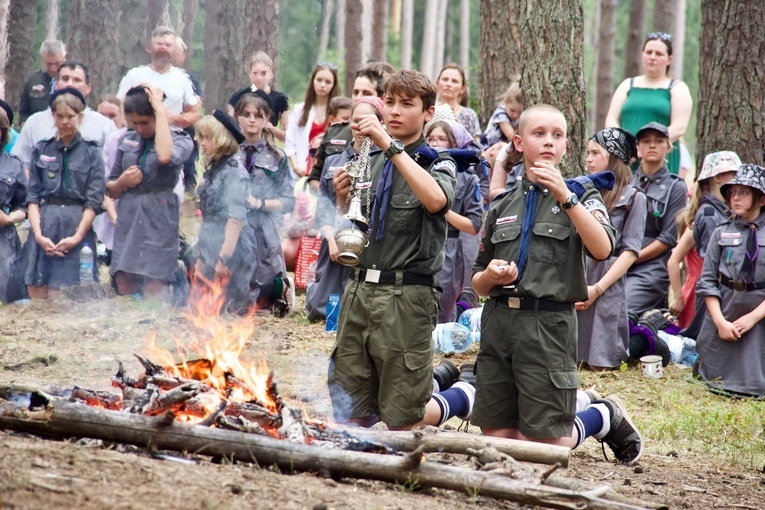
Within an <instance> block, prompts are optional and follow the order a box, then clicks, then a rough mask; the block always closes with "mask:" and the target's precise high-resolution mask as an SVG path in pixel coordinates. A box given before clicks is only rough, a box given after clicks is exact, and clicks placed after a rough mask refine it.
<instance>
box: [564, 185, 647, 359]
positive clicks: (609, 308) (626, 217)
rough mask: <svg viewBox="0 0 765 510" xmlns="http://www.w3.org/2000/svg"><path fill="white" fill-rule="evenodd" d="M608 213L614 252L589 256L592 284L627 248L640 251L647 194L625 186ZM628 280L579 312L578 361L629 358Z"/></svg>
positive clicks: (589, 274) (638, 252)
mask: <svg viewBox="0 0 765 510" xmlns="http://www.w3.org/2000/svg"><path fill="white" fill-rule="evenodd" d="M609 216H610V218H611V225H612V226H613V227H614V229H615V230H616V242H615V249H614V255H613V256H612V257H611V258H610V259H608V260H603V261H598V260H593V259H587V283H588V284H589V285H593V284H595V283H597V282H598V280H600V279H601V278H602V277H603V275H604V274H606V273H607V272H608V270H609V269H611V266H613V265H614V262H616V259H617V258H619V255H621V254H622V253H623V252H624V251H632V252H634V253H636V254H638V255H639V254H640V247H641V244H642V242H643V232H644V231H645V217H646V197H645V194H644V193H643V192H642V191H640V190H639V189H637V188H635V187H634V186H625V187H624V192H623V193H622V196H621V197H619V200H618V201H617V202H616V205H614V208H613V210H612V211H611V212H610V214H609ZM625 280H626V278H625V276H622V277H621V278H619V279H618V280H616V281H615V282H614V284H613V285H611V286H610V287H609V288H608V289H606V291H605V292H604V293H603V295H602V296H600V297H599V298H598V299H596V300H595V302H594V303H593V304H592V305H591V306H590V307H589V308H587V309H586V310H581V311H579V312H577V320H578V330H579V361H583V362H585V363H588V364H589V365H592V366H595V367H618V366H619V365H620V364H621V362H622V361H624V360H626V359H627V348H628V347H629V339H630V337H629V323H628V321H627V295H626V293H625Z"/></svg>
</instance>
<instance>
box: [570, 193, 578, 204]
mask: <svg viewBox="0 0 765 510" xmlns="http://www.w3.org/2000/svg"><path fill="white" fill-rule="evenodd" d="M569 202H571V205H572V206H573V205H576V204H578V203H579V197H577V196H576V195H571V198H569Z"/></svg>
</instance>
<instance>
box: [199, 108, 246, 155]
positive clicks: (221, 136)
mask: <svg viewBox="0 0 765 510" xmlns="http://www.w3.org/2000/svg"><path fill="white" fill-rule="evenodd" d="M194 127H195V128H196V130H197V134H196V136H195V138H196V139H197V142H199V141H200V139H201V138H202V137H205V138H207V139H208V140H210V141H211V142H212V144H213V147H215V154H213V155H212V156H211V159H213V160H218V159H220V158H222V157H225V156H233V155H234V154H236V153H237V151H238V150H239V144H238V143H236V140H235V139H234V135H232V134H231V133H230V132H229V130H228V129H226V128H225V126H223V124H221V123H220V121H218V119H216V118H215V117H213V116H212V115H205V116H204V117H202V118H201V119H199V120H198V121H197V123H196V124H194Z"/></svg>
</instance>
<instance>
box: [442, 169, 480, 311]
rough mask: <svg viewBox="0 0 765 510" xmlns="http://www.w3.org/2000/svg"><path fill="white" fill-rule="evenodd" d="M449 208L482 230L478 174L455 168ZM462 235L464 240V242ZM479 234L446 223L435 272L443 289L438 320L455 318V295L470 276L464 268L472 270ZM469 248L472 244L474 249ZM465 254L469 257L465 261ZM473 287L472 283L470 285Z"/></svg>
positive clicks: (456, 296) (476, 228) (458, 293)
mask: <svg viewBox="0 0 765 510" xmlns="http://www.w3.org/2000/svg"><path fill="white" fill-rule="evenodd" d="M451 210H452V211H454V212H456V213H457V214H461V215H462V216H465V217H467V218H468V219H469V220H470V223H471V224H472V225H473V228H475V230H476V232H478V231H479V230H481V222H482V221H483V207H482V206H481V189H480V184H479V182H478V176H477V175H475V174H473V173H470V172H457V186H456V189H455V190H454V202H453V203H452V209H451ZM463 236H464V238H465V239H466V242H463V240H462V239H463ZM479 243H480V239H479V237H478V235H471V234H468V233H467V232H461V231H460V230H458V229H456V228H454V227H453V226H451V225H449V228H448V230H447V232H446V245H445V247H444V267H443V268H442V269H441V271H439V272H438V274H437V278H438V284H439V285H440V286H441V288H442V289H443V292H442V293H441V297H440V298H439V304H440V305H441V306H440V308H441V310H440V311H439V312H438V322H439V323H443V322H454V321H455V320H457V317H456V311H455V305H456V304H457V298H458V297H459V296H460V293H461V292H463V289H464V287H465V285H466V284H468V283H470V278H468V279H465V272H466V271H469V272H470V273H471V274H472V270H473V261H475V255H476V254H477V253H478V244H479ZM471 248H475V249H474V250H473V249H471ZM466 255H468V256H471V260H470V261H469V262H468V263H467V264H466V263H465V260H466V258H467V257H466ZM470 288H471V289H472V288H473V286H472V285H470Z"/></svg>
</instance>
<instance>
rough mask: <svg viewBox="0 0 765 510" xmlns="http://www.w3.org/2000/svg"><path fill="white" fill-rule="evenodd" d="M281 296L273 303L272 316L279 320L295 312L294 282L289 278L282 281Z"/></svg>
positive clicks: (286, 277)
mask: <svg viewBox="0 0 765 510" xmlns="http://www.w3.org/2000/svg"><path fill="white" fill-rule="evenodd" d="M281 280H282V295H281V297H279V299H277V300H276V303H274V306H273V310H274V314H276V315H278V316H279V317H280V318H283V317H289V316H290V315H292V312H294V311H295V282H294V280H293V279H292V278H290V277H289V276H285V277H283V278H282V279H281Z"/></svg>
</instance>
